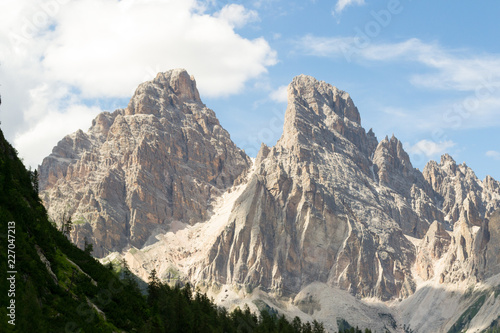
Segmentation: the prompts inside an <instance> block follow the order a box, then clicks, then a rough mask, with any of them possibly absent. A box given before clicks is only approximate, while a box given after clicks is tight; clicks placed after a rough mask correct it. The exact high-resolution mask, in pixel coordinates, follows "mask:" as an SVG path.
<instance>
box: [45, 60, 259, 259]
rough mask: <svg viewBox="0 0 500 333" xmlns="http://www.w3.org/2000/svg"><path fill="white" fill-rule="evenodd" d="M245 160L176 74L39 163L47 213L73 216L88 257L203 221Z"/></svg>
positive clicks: (144, 88)
mask: <svg viewBox="0 0 500 333" xmlns="http://www.w3.org/2000/svg"><path fill="white" fill-rule="evenodd" d="M250 163H251V161H250V159H249V158H248V157H247V156H246V155H245V153H244V152H243V151H241V150H240V149H238V148H237V147H236V146H235V145H234V143H233V142H232V141H231V139H230V137H229V134H228V133H227V131H225V130H224V129H223V128H222V127H221V126H220V124H219V121H218V120H217V118H216V116H215V113H214V112H213V111H212V110H210V109H208V108H207V107H206V106H205V105H204V104H203V103H202V102H201V100H200V97H199V94H198V90H197V89H196V83H195V81H194V79H193V78H191V77H190V76H189V75H188V74H187V72H186V71H184V70H172V71H169V72H166V73H160V74H158V76H157V77H156V78H155V79H154V80H153V81H150V82H145V83H143V84H141V85H140V86H139V87H138V88H137V90H136V93H135V95H134V97H133V98H132V99H131V101H130V103H129V105H128V107H127V108H126V109H120V110H116V111H115V112H113V113H106V112H105V113H101V114H100V115H98V116H97V117H96V119H94V121H93V122H92V127H91V128H90V129H89V131H88V132H87V133H84V132H83V131H78V132H76V133H73V134H71V135H68V136H67V137H65V138H64V139H63V140H62V141H61V142H59V144H58V145H57V146H56V147H55V148H54V149H53V152H52V154H51V155H50V156H48V157H47V158H45V159H44V161H43V163H42V165H41V166H40V179H41V184H40V185H41V190H42V193H41V196H42V198H43V200H44V203H45V206H46V207H47V209H48V212H49V215H50V216H51V217H52V218H53V219H54V220H56V221H57V220H58V219H59V218H60V217H61V216H62V215H63V214H64V212H67V213H69V215H70V216H72V220H73V222H74V231H73V232H72V234H71V238H72V240H73V242H75V243H76V244H78V245H80V246H83V244H84V239H85V238H87V239H88V242H90V243H92V244H93V245H94V255H96V256H98V257H100V256H104V255H106V254H108V253H109V252H110V251H121V250H122V249H123V248H124V247H125V246H127V245H129V244H130V245H133V246H136V247H142V246H143V245H144V244H145V243H146V241H147V239H148V238H149V237H150V236H151V235H152V234H153V232H154V231H155V229H157V228H158V227H159V228H162V229H163V230H167V229H168V226H169V224H170V223H171V222H172V221H181V222H185V223H189V224H193V223H196V222H200V221H204V220H206V219H207V217H208V216H209V215H210V202H211V200H213V199H214V198H216V197H217V196H218V195H220V194H221V193H222V192H223V191H225V190H226V189H227V188H228V187H230V186H232V185H233V183H234V181H235V180H236V178H237V177H238V176H240V175H241V174H242V173H245V172H246V170H247V169H248V167H249V165H250Z"/></svg>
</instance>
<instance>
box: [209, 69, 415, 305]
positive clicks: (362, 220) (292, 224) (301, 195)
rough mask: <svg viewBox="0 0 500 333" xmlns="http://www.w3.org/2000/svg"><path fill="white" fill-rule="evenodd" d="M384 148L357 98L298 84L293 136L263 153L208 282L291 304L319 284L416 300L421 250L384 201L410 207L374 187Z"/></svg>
mask: <svg viewBox="0 0 500 333" xmlns="http://www.w3.org/2000/svg"><path fill="white" fill-rule="evenodd" d="M376 146H377V142H376V138H375V137H374V135H373V134H367V133H366V132H365V130H364V129H363V128H362V127H361V120H360V116H359V113H358V110H357V108H356V107H355V106H354V104H353V102H352V100H351V98H350V97H349V95H348V94H347V93H345V92H343V91H340V90H338V89H337V88H335V87H332V86H331V85H328V84H326V83H325V82H319V81H317V80H315V79H313V78H311V77H308V76H299V77H296V78H295V79H294V80H293V82H292V83H291V84H290V86H289V88H288V108H287V112H286V117H285V125H284V130H283V136H282V137H281V139H280V140H279V141H278V143H277V144H276V146H274V147H272V148H270V149H269V148H268V147H266V146H263V147H262V148H261V151H260V152H259V155H258V158H257V160H256V163H258V164H257V165H256V173H255V175H254V176H253V178H251V180H250V182H249V185H248V187H247V189H246V190H245V192H244V193H243V194H242V195H241V197H240V198H239V199H238V201H237V203H236V204H235V206H234V208H233V213H232V215H231V217H230V218H229V221H228V222H229V225H228V228H226V230H225V231H224V232H223V234H221V235H220V236H219V238H218V239H217V241H216V242H215V244H214V245H213V247H212V249H211V251H210V255H209V258H208V259H207V261H206V265H207V267H206V268H205V270H204V275H203V279H205V280H206V279H208V280H215V281H216V282H218V283H237V284H245V285H250V286H253V287H256V286H260V287H261V288H264V289H266V290H270V291H274V292H277V293H281V294H284V295H293V294H296V293H298V292H299V291H300V290H301V289H302V288H303V287H304V286H306V285H308V284H310V283H312V282H315V281H319V282H324V283H327V284H329V285H332V286H340V287H341V288H343V289H346V290H350V291H351V292H352V293H353V294H356V295H359V296H366V297H367V296H375V297H379V298H382V299H390V298H392V297H397V296H403V297H404V296H408V295H410V294H411V293H412V292H413V289H414V283H413V280H412V277H411V272H410V267H411V265H412V264H413V262H414V260H415V250H414V247H413V245H412V244H411V243H410V242H409V241H408V240H407V239H406V238H405V237H404V236H403V232H402V229H401V227H400V225H399V224H398V223H397V222H396V221H395V219H393V218H392V217H391V215H390V214H387V212H386V210H385V206H384V205H383V204H382V203H381V195H380V192H384V193H386V194H385V195H387V196H393V197H397V198H398V200H400V201H401V202H406V199H405V198H403V197H401V195H399V194H398V193H396V192H394V191H392V190H391V189H390V188H387V187H385V186H383V185H379V184H378V182H376V180H374V179H373V174H372V172H371V169H372V167H373V164H372V161H371V159H370V156H372V155H373V153H374V151H375V148H376ZM400 149H402V147H400ZM405 154H406V153H405ZM406 156H407V155H406ZM383 159H384V157H383V156H382V157H381V158H380V159H379V160H380V161H381V163H382V162H383V161H384V160H383ZM408 167H409V168H410V167H411V164H410V165H409V166H408ZM410 199H411V198H408V201H410ZM409 210H411V206H409ZM415 215H416V214H415ZM417 218H418V217H417Z"/></svg>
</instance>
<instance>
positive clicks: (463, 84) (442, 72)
mask: <svg viewBox="0 0 500 333" xmlns="http://www.w3.org/2000/svg"><path fill="white" fill-rule="evenodd" d="M296 49H297V50H298V52H301V53H303V54H305V55H309V56H316V57H329V58H333V59H343V60H345V61H347V62H351V61H359V62H362V63H363V64H364V65H365V66H370V64H371V63H382V62H386V63H390V64H391V65H394V64H398V63H400V64H408V63H411V64H415V65H418V66H420V67H417V66H415V68H419V70H418V71H415V72H413V73H410V75H409V83H411V84H412V85H413V86H415V87H417V88H421V89H429V90H434V91H435V90H443V91H454V92H459V93H461V94H462V96H463V97H461V98H459V99H457V100H455V101H453V102H450V101H446V102H443V103H442V104H441V105H430V106H426V107H425V109H420V110H412V111H411V112H409V114H410V116H409V117H404V119H403V118H401V117H399V118H394V120H395V121H396V120H397V121H398V122H401V121H402V120H403V121H407V122H408V123H410V124H416V123H418V124H419V126H420V128H419V129H425V130H429V129H432V128H453V129H457V128H459V127H460V128H482V127H489V126H496V125H498V124H500V117H499V110H500V94H499V93H500V54H480V55H478V54H471V53H470V52H467V50H450V49H446V48H444V47H442V46H440V45H439V44H437V43H425V42H423V41H421V40H419V39H416V38H412V39H409V40H406V41H403V42H399V43H377V42H375V41H373V40H371V39H370V38H369V37H368V36H366V35H361V34H358V35H356V36H351V37H318V36H314V35H306V36H303V37H301V38H300V39H299V40H298V41H297V42H296ZM422 69H424V70H422ZM423 72H425V74H422V73H423ZM411 114H413V115H418V116H417V117H415V119H412V118H413V116H411ZM412 126H413V125H412ZM413 129H414V130H415V129H417V128H416V127H415V126H413Z"/></svg>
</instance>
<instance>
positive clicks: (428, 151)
mask: <svg viewBox="0 0 500 333" xmlns="http://www.w3.org/2000/svg"><path fill="white" fill-rule="evenodd" d="M405 146H406V150H407V151H408V153H409V154H411V155H425V156H426V157H428V158H432V157H436V156H439V155H442V154H444V153H446V152H448V149H450V148H452V147H454V146H455V142H453V141H451V140H446V141H440V142H434V141H431V140H426V139H424V140H420V141H418V142H417V143H415V144H414V145H410V144H405Z"/></svg>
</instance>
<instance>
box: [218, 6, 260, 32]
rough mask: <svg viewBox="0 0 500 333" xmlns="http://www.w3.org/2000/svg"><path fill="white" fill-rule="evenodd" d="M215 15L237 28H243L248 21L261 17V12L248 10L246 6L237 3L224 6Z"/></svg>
mask: <svg viewBox="0 0 500 333" xmlns="http://www.w3.org/2000/svg"><path fill="white" fill-rule="evenodd" d="M215 16H216V17H218V18H220V19H222V20H224V21H226V22H227V23H228V24H229V25H231V26H232V27H235V28H241V27H243V26H245V25H246V24H247V23H249V22H255V21H257V20H258V19H259V14H258V13H257V12H256V11H255V10H248V9H246V8H245V7H244V6H242V5H237V4H230V5H226V6H224V7H223V8H222V9H221V10H220V11H219V12H217V13H216V14H215Z"/></svg>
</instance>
